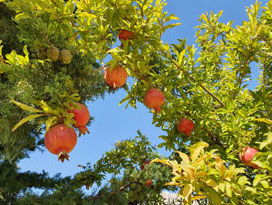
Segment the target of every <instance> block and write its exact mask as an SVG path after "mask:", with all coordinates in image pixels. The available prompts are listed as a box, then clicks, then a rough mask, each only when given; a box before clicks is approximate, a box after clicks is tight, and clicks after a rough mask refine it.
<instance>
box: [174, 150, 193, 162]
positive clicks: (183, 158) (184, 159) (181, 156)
mask: <svg viewBox="0 0 272 205" xmlns="http://www.w3.org/2000/svg"><path fill="white" fill-rule="evenodd" d="M176 153H178V154H179V157H180V158H181V159H182V161H183V162H186V163H190V159H189V157H188V156H187V154H184V153H182V152H180V151H176Z"/></svg>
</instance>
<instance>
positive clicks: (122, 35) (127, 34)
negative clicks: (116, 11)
mask: <svg viewBox="0 0 272 205" xmlns="http://www.w3.org/2000/svg"><path fill="white" fill-rule="evenodd" d="M135 36H136V35H135V33H133V32H132V31H128V30H121V31H120V32H119V36H118V37H119V40H128V39H132V38H134V37H135Z"/></svg>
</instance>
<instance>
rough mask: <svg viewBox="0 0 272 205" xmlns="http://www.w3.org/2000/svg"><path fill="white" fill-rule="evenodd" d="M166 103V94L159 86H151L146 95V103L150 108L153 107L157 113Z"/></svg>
mask: <svg viewBox="0 0 272 205" xmlns="http://www.w3.org/2000/svg"><path fill="white" fill-rule="evenodd" d="M163 103H164V95H163V93H162V91H161V90H159V89H157V88H151V89H150V90H148V91H147V92H146V94H145V96H144V104H145V105H146V107H148V108H153V109H154V110H155V113H159V112H160V111H161V106H162V104H163Z"/></svg>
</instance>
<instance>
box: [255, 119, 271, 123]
mask: <svg viewBox="0 0 272 205" xmlns="http://www.w3.org/2000/svg"><path fill="white" fill-rule="evenodd" d="M254 120H255V121H258V122H265V123H266V124H269V125H272V120H270V119H267V118H256V119H254Z"/></svg>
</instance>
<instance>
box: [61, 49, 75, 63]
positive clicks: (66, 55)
mask: <svg viewBox="0 0 272 205" xmlns="http://www.w3.org/2000/svg"><path fill="white" fill-rule="evenodd" d="M72 58H73V56H72V54H71V52H70V51H69V50H66V49H62V50H61V51H60V60H61V61H62V62H63V63H64V64H69V63H71V61H72Z"/></svg>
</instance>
